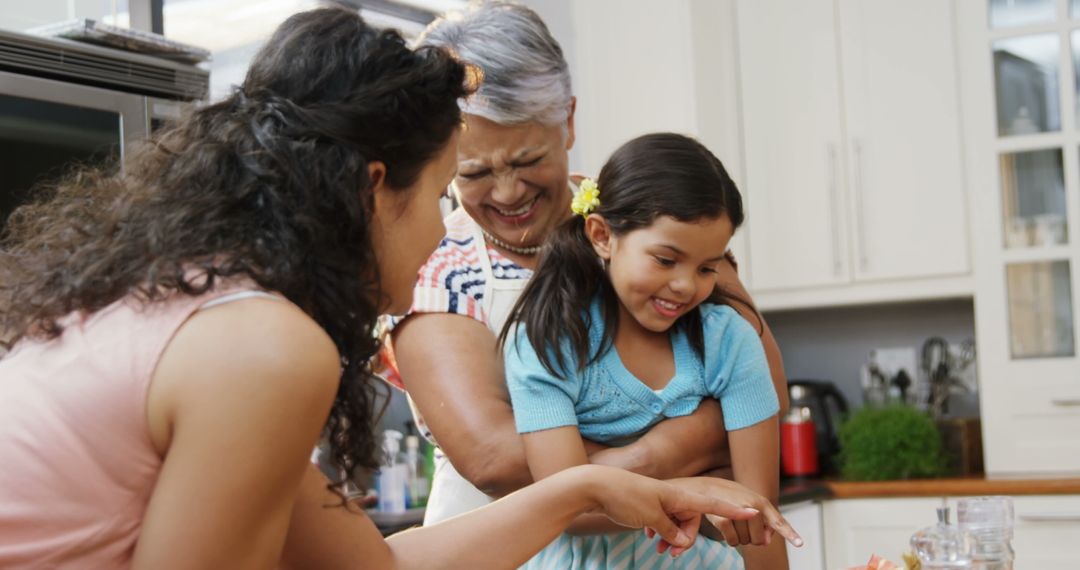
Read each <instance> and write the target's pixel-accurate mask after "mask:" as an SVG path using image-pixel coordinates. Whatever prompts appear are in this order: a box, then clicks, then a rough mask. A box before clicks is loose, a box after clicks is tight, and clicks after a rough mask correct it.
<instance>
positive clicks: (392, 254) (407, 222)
mask: <svg viewBox="0 0 1080 570" xmlns="http://www.w3.org/2000/svg"><path fill="white" fill-rule="evenodd" d="M457 140H458V135H457V134H456V133H455V134H454V135H453V136H451V138H450V140H449V141H448V142H447V143H446V146H445V147H443V149H442V150H441V151H439V153H438V154H437V155H435V157H434V158H432V160H431V161H430V162H428V163H427V164H426V165H424V168H423V169H422V170H421V171H420V175H419V176H418V177H417V178H416V182H414V183H413V184H412V185H411V186H409V187H408V188H402V189H396V188H388V187H386V186H385V182H382V183H377V184H376V188H375V191H374V193H375V215H374V223H373V228H372V232H371V233H372V245H373V247H374V249H375V257H376V260H377V261H378V264H379V285H380V288H381V289H382V292H383V296H384V299H383V300H382V302H381V303H380V306H379V309H380V311H381V312H383V313H385V314H391V315H400V314H404V313H405V312H406V311H408V310H409V307H411V306H412V298H413V288H414V286H415V285H416V277H417V274H418V273H419V271H420V267H421V266H422V265H423V264H424V263H426V262H427V260H428V258H429V257H431V254H432V252H434V251H435V248H436V247H438V245H439V241H441V240H442V238H443V236H444V235H446V227H445V226H444V225H443V216H442V211H441V210H440V209H439V198H440V197H441V196H443V195H444V194H445V193H446V188H447V186H448V185H449V184H450V180H451V179H453V177H454V173H455V172H456V171H457ZM380 167H381V166H380ZM374 178H379V179H382V180H385V176H384V175H378V174H377V175H376V176H373V179H374Z"/></svg>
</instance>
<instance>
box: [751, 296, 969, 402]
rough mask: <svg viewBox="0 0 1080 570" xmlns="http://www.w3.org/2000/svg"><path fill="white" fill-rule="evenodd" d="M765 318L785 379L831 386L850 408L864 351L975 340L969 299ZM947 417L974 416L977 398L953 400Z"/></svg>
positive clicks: (857, 398)
mask: <svg viewBox="0 0 1080 570" xmlns="http://www.w3.org/2000/svg"><path fill="white" fill-rule="evenodd" d="M765 318H766V320H767V321H768V323H769V326H770V327H771V328H772V330H773V334H775V335H776V339H777V342H778V343H779V345H780V350H781V352H782V353H783V355H784V368H785V371H786V372H787V377H788V378H789V379H792V378H798V379H816V380H830V381H832V382H835V383H836V384H837V386H839V388H840V389H841V390H842V391H843V393H844V395H845V396H846V397H847V399H848V401H849V402H851V403H852V405H854V406H856V407H858V406H861V405H862V403H863V395H862V389H861V387H860V381H859V370H860V368H861V367H862V366H864V365H865V364H866V363H867V360H868V358H869V355H870V351H872V350H874V349H880V348H899V347H910V348H912V349H914V350H915V351H916V354H919V351H920V350H921V348H922V345H923V343H924V341H926V339H927V338H929V337H934V336H937V337H941V338H944V339H945V340H946V341H948V342H949V343H950V344H951V345H959V344H960V343H962V342H963V341H965V340H968V339H971V338H974V336H975V315H974V305H973V303H972V301H970V300H948V301H932V302H921V303H902V304H890V305H869V306H862V307H844V308H831V309H813V310H800V311H778V312H770V313H766V314H765ZM918 374H920V375H921V374H922V371H918ZM917 380H920V381H921V378H918V379H917ZM950 413H951V414H952V415H957V416H965V415H976V414H978V397H977V395H976V394H968V395H955V396H953V397H952V398H951V400H950Z"/></svg>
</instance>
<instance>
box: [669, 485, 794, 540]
mask: <svg viewBox="0 0 1080 570" xmlns="http://www.w3.org/2000/svg"><path fill="white" fill-rule="evenodd" d="M669 483H672V484H674V485H676V486H679V487H683V488H686V489H688V490H691V491H694V492H698V493H706V494H710V495H714V496H722V497H724V498H725V499H727V500H729V501H731V502H733V503H735V504H736V505H742V506H744V507H750V508H752V509H755V510H757V511H758V514H757V515H755V516H754V517H751V518H750V519H733V518H731V517H725V516H723V515H719V516H717V515H715V514H713V513H705V518H706V520H708V521H709V523H710V524H712V525H713V526H714V527H716V529H717V530H718V531H719V532H720V534H721V535H722V536H723V539H724V540H725V541H726V542H727V543H728V544H730V545H732V546H739V545H741V544H754V545H759V546H760V545H765V544H769V543H770V542H771V541H772V535H773V533H774V532H776V533H779V534H780V536H782V537H784V538H785V539H787V541H788V542H790V543H791V544H792V545H793V546H796V547H799V546H802V545H803V541H802V538H801V537H800V536H799V533H797V532H795V529H793V528H791V525H790V524H788V522H787V520H785V519H784V517H783V516H782V515H781V514H780V511H778V510H776V507H775V506H773V504H772V503H771V502H769V500H768V499H766V498H765V497H763V496H761V495H759V494H757V493H755V492H753V491H751V490H750V489H747V488H746V487H744V486H742V485H740V484H738V483H736V482H734V481H727V480H724V479H714V478H712V477H688V478H685V479H673V480H671V481H669Z"/></svg>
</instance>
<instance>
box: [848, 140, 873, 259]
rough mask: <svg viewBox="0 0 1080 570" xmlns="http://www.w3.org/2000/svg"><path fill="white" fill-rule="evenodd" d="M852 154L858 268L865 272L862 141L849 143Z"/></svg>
mask: <svg viewBox="0 0 1080 570" xmlns="http://www.w3.org/2000/svg"><path fill="white" fill-rule="evenodd" d="M851 146H852V150H853V151H854V152H853V153H852V154H854V155H855V157H854V158H855V160H854V162H855V192H854V194H855V229H856V231H857V232H858V233H857V236H858V240H859V241H858V243H856V244H855V247H857V248H859V268H860V269H862V271H863V272H866V270H867V269H869V267H870V258H869V256H868V255H867V253H866V246H867V244H866V222H865V221H864V220H863V218H865V217H866V212H865V211H864V207H863V144H862V140H860V139H854V140H853V141H852V143H851Z"/></svg>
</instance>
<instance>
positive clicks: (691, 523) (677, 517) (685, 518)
mask: <svg viewBox="0 0 1080 570" xmlns="http://www.w3.org/2000/svg"><path fill="white" fill-rule="evenodd" d="M701 516H702V515H701V513H697V512H693V511H688V512H685V513H675V514H673V515H671V520H672V521H674V522H675V524H677V525H678V526H679V529H680V530H682V531H683V532H685V533H686V534H687V535H688V536H689V537H690V539H691V546H692V545H693V541H694V540H697V535H698V533H699V532H700V530H701V524H702V522H701ZM645 534H646V535H647V536H648V537H649V538H652V537H654V536H656V531H654V530H653V529H651V528H646V529H645ZM689 548H690V547H689V546H684V547H675V546H671V544H670V543H669V542H668V541H666V540H664V539H660V540H659V541H657V543H656V553H657V554H663V553H664V552H665V551H667V552H669V553H670V554H671V557H672V558H678V557H679V555H680V554H682V553H683V552H686V551H687V550H688V549H689Z"/></svg>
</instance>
